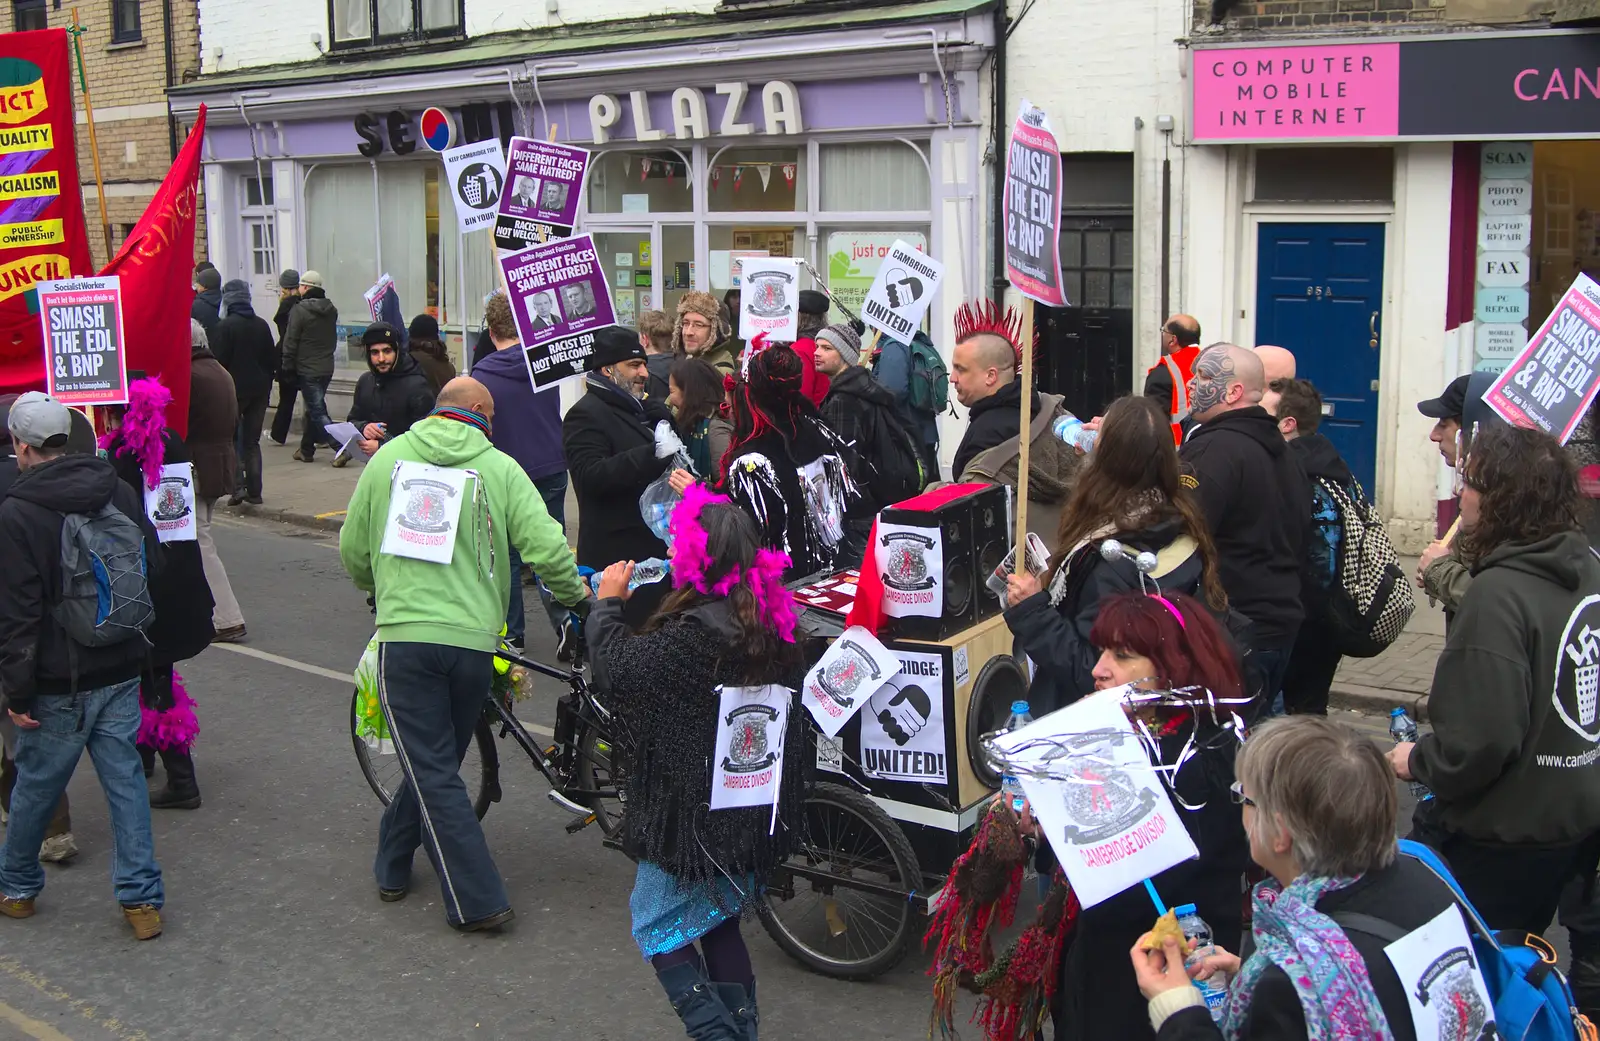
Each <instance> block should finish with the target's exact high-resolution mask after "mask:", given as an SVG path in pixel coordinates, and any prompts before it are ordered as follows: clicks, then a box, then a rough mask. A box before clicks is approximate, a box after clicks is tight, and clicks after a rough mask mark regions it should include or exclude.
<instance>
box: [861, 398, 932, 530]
mask: <svg viewBox="0 0 1600 1041" xmlns="http://www.w3.org/2000/svg"><path fill="white" fill-rule="evenodd" d="M876 411H877V413H878V415H877V420H878V421H877V423H875V424H874V429H873V443H872V458H870V459H868V460H867V462H868V463H869V464H871V466H872V467H873V469H875V470H876V471H877V477H876V478H875V479H874V480H873V482H872V490H873V491H874V492H879V493H881V495H882V501H883V503H884V505H886V506H887V505H892V504H894V503H897V502H900V501H902V500H904V499H909V498H911V497H912V496H913V495H917V494H919V493H920V492H921V491H922V486H923V484H924V483H926V478H925V475H924V474H923V472H922V459H921V457H920V456H919V455H918V454H917V446H916V442H915V441H913V440H912V439H911V435H910V434H908V433H906V428H905V427H904V426H903V425H902V424H901V422H900V417H899V416H897V415H895V413H894V410H893V409H891V408H881V407H880V408H876Z"/></svg>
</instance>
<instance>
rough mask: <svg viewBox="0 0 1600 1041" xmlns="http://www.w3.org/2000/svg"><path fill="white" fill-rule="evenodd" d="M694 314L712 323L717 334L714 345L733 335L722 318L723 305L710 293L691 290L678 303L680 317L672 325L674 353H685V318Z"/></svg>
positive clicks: (713, 341)
mask: <svg viewBox="0 0 1600 1041" xmlns="http://www.w3.org/2000/svg"><path fill="white" fill-rule="evenodd" d="M691 311H692V312H694V313H695V314H697V315H700V316H701V317H703V318H704V319H705V320H706V321H708V322H710V323H711V328H712V329H713V330H715V332H716V338H715V339H713V340H712V345H713V346H715V345H716V344H719V343H721V342H722V341H723V340H726V339H727V338H728V337H729V336H730V335H732V333H733V330H732V329H731V328H729V326H728V322H727V320H726V319H725V318H723V317H722V304H721V303H719V302H718V301H717V298H716V297H714V296H712V295H711V294H710V293H702V292H700V291H699V290H698V289H691V290H690V291H689V292H687V293H685V294H683V297H682V298H681V299H679V301H678V317H677V320H676V321H674V322H673V323H672V353H674V354H682V353H684V351H683V316H684V315H686V314H688V313H690V312H691Z"/></svg>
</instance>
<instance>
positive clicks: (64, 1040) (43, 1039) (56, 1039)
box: [0, 1001, 72, 1041]
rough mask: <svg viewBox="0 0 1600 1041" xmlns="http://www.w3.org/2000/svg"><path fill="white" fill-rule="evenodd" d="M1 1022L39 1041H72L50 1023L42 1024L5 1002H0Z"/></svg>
mask: <svg viewBox="0 0 1600 1041" xmlns="http://www.w3.org/2000/svg"><path fill="white" fill-rule="evenodd" d="M0 1021H3V1022H6V1023H10V1024H11V1025H12V1026H14V1027H16V1028H17V1029H18V1030H20V1031H22V1032H23V1033H24V1034H27V1035H28V1036H29V1037H32V1038H37V1039H38V1041H72V1038H70V1037H68V1036H67V1035H65V1034H63V1033H62V1032H61V1031H59V1030H57V1029H56V1028H55V1027H53V1026H51V1025H50V1024H49V1023H41V1022H39V1021H38V1020H37V1019H34V1018H32V1017H31V1016H25V1015H23V1014H22V1013H21V1012H18V1011H17V1010H16V1009H14V1008H12V1007H11V1006H10V1005H7V1004H6V1003H5V1002H3V1001H0Z"/></svg>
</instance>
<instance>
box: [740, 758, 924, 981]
mask: <svg viewBox="0 0 1600 1041" xmlns="http://www.w3.org/2000/svg"><path fill="white" fill-rule="evenodd" d="M798 872H803V873H798ZM835 879H837V881H833V880H835ZM851 883H865V884H868V885H874V886H881V887H884V888H886V889H888V890H891V891H893V894H894V895H891V893H887V892H874V891H869V890H866V889H863V888H861V887H860V886H857V885H852V884H851ZM921 884H922V869H921V867H920V866H919V865H918V864H917V855H916V853H915V851H913V850H912V848H911V843H910V842H909V841H907V839H906V836H905V833H904V832H902V831H901V830H900V826H899V825H897V824H896V823H895V822H894V820H893V818H891V817H890V816H889V815H888V814H887V813H884V812H883V810H882V809H881V808H879V806H878V804H877V803H875V802H873V801H872V800H871V799H868V798H867V797H866V796H865V795H862V794H861V793H859V792H855V791H852V790H850V789H848V788H843V787H840V786H839V785H835V784H819V785H817V787H816V790H815V791H814V792H813V793H812V794H811V797H810V798H808V799H807V800H806V806H805V824H804V826H803V828H802V830H801V834H800V836H799V845H798V847H797V848H796V849H795V851H794V852H793V853H791V854H790V855H789V859H788V860H787V861H786V862H785V863H784V865H783V866H781V867H779V868H778V870H777V871H775V872H773V877H772V879H771V880H770V882H769V884H768V888H767V890H766V892H765V893H764V894H763V895H762V902H761V924H762V925H763V926H764V927H765V928H766V930H767V934H768V935H770V936H771V937H772V939H773V940H774V941H776V942H777V944H778V946H779V947H781V948H783V950H784V951H785V952H786V953H787V954H788V955H789V956H790V957H791V958H793V959H794V960H795V961H797V962H799V963H800V964H801V965H804V966H805V967H806V968H808V969H810V970H811V971H813V972H817V973H821V974H822V975H824V976H832V977H834V978H836V979H843V980H866V979H871V978H873V977H874V976H880V975H882V974H883V973H885V972H888V971H889V970H890V969H892V968H894V967H895V966H896V965H898V964H899V963H900V960H901V959H902V958H904V957H905V953H906V947H907V945H908V944H909V943H910V941H911V933H912V930H913V928H914V926H915V921H914V920H915V918H916V914H915V912H914V911H913V910H912V906H911V901H910V899H909V896H910V893H911V891H912V890H913V889H916V888H919V887H920V886H921Z"/></svg>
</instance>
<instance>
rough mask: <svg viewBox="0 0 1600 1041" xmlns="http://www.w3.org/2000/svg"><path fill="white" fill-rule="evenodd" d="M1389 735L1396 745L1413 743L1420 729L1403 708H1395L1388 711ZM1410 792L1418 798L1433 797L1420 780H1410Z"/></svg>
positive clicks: (1418, 735) (1419, 734)
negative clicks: (1403, 742) (1404, 742)
mask: <svg viewBox="0 0 1600 1041" xmlns="http://www.w3.org/2000/svg"><path fill="white" fill-rule="evenodd" d="M1389 736H1390V737H1392V738H1394V743H1395V744H1397V745H1398V744H1400V743H1401V742H1402V741H1410V742H1412V743H1413V744H1415V743H1416V740H1417V738H1418V737H1420V736H1421V731H1419V730H1418V729H1417V721H1416V720H1414V719H1412V718H1411V717H1410V716H1409V715H1407V714H1406V710H1405V709H1403V708H1395V709H1391V710H1390V712H1389ZM1411 794H1412V795H1413V796H1415V797H1416V798H1418V799H1431V798H1433V793H1432V792H1430V791H1429V790H1428V786H1427V785H1425V784H1423V783H1422V782H1421V781H1412V782H1411Z"/></svg>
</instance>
